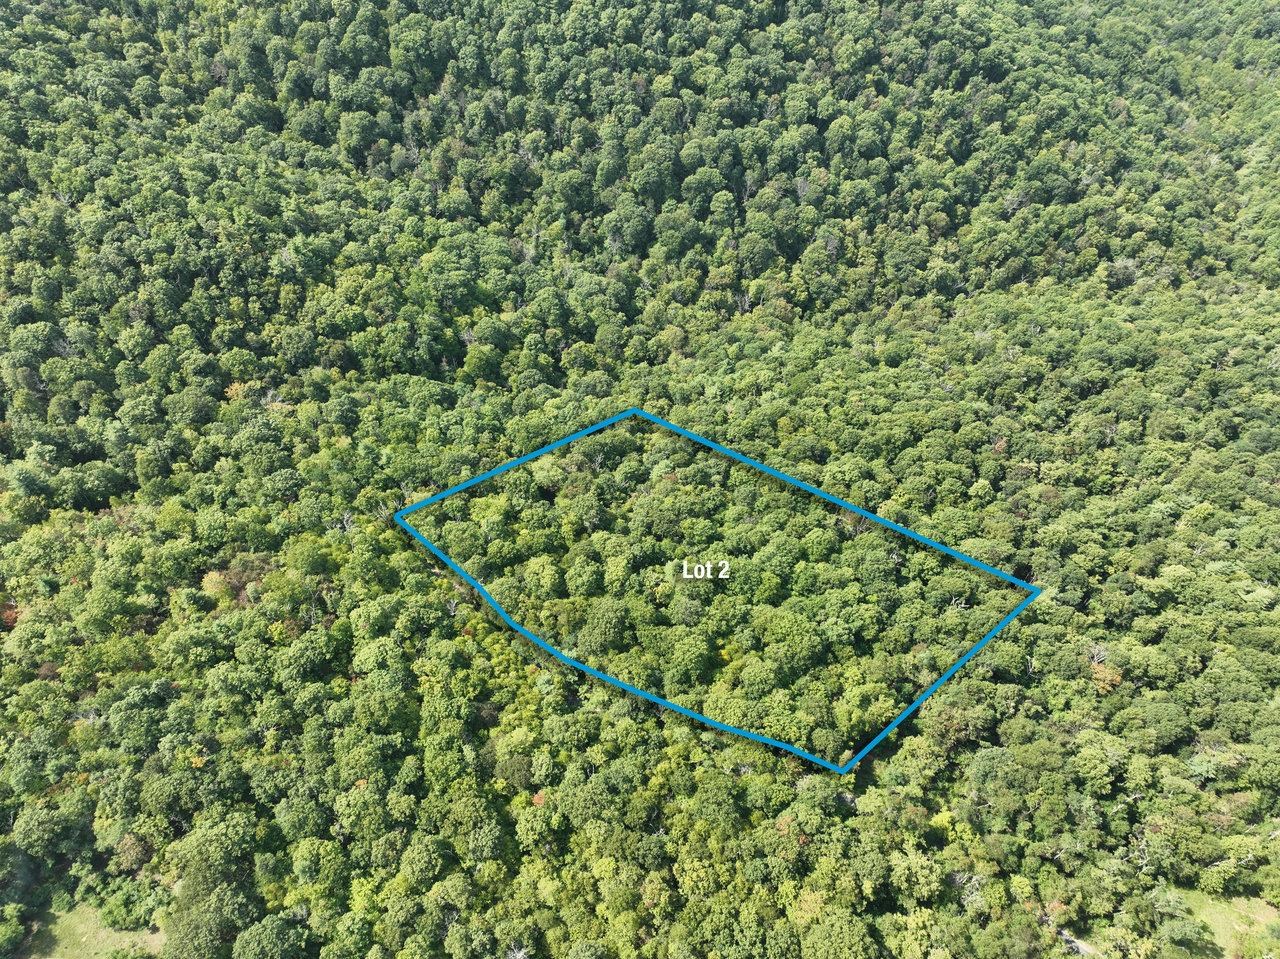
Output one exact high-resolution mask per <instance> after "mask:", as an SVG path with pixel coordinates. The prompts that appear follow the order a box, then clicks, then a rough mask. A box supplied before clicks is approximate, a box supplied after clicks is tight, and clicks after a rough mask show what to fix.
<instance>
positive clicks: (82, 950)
mask: <svg viewBox="0 0 1280 959" xmlns="http://www.w3.org/2000/svg"><path fill="white" fill-rule="evenodd" d="M163 941H164V936H163V935H162V934H161V933H158V932H146V931H142V932H119V931H117V930H115V929H109V928H107V927H106V926H105V925H103V924H102V919H101V918H100V917H99V916H98V910H96V909H94V908H93V907H92V906H88V905H85V904H83V903H81V904H80V905H78V906H76V907H75V908H74V909H72V910H70V911H69V912H60V913H52V912H51V913H46V914H45V915H43V916H42V917H41V918H40V927H39V928H38V929H37V930H36V931H35V933H34V934H33V935H32V936H31V938H30V939H28V940H27V943H26V945H25V946H24V947H23V950H22V952H21V953H20V956H21V959H106V957H107V956H109V955H110V954H111V952H112V950H113V949H144V950H146V951H147V952H149V953H151V954H152V955H155V954H157V953H159V952H160V945H161V943H163Z"/></svg>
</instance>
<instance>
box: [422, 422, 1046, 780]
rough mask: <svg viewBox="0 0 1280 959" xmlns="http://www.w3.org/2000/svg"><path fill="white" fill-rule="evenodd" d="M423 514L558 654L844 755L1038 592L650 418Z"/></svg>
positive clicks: (724, 717)
mask: <svg viewBox="0 0 1280 959" xmlns="http://www.w3.org/2000/svg"><path fill="white" fill-rule="evenodd" d="M409 521H410V523H411V524H412V526H413V529H414V530H417V531H419V532H421V533H423V534H425V535H426V537H427V538H428V542H429V543H431V545H432V546H433V547H435V548H439V549H443V550H444V552H445V555H447V556H448V557H449V558H450V559H451V560H452V561H454V562H455V563H458V564H460V566H461V567H462V569H464V570H466V572H467V573H468V575H470V576H471V577H472V578H473V579H474V580H475V581H476V582H479V583H480V584H481V585H482V586H483V588H484V589H485V591H486V592H487V594H488V597H491V598H492V599H493V600H494V602H496V603H497V604H498V605H499V606H500V607H501V608H502V609H503V610H504V611H505V612H507V613H508V614H509V615H511V616H512V617H514V619H515V621H516V622H517V623H519V624H520V625H521V626H523V627H525V628H526V629H529V630H532V631H533V632H534V634H535V635H536V636H538V638H540V639H542V640H543V641H545V642H547V643H549V644H550V645H551V646H553V647H554V648H555V649H556V650H558V651H560V652H563V653H565V654H566V655H568V656H570V657H572V658H573V659H575V660H577V661H578V662H580V663H585V664H586V665H587V666H589V667H591V668H593V669H597V670H601V671H603V672H604V673H605V674H607V675H608V676H610V677H613V678H616V679H619V680H621V681H622V682H624V683H627V684H629V685H631V686H633V687H635V688H637V689H640V690H643V691H645V692H647V693H651V694H653V695H655V696H660V697H662V698H664V699H666V700H668V701H670V702H673V703H676V704H678V705H679V706H682V707H685V708H687V709H692V710H694V711H695V712H697V713H700V714H701V715H703V716H705V717H707V718H709V719H711V720H714V721H716V722H720V723H727V724H728V725H730V726H733V727H736V728H738V729H744V730H749V731H750V732H753V733H757V734H759V735H763V736H767V737H768V738H770V739H772V740H775V741H777V742H782V743H786V744H787V745H790V746H796V747H799V748H800V749H802V750H804V751H806V752H808V753H809V754H811V755H816V756H818V757H819V758H821V759H823V760H826V761H827V762H829V763H834V764H836V765H838V766H844V765H845V764H846V763H849V762H850V761H851V760H853V759H854V757H855V755H856V754H857V753H858V751H859V747H862V746H864V745H866V744H867V743H869V742H870V741H871V739H872V738H873V737H874V736H875V735H876V734H877V733H879V732H880V731H881V730H882V729H884V728H885V727H887V726H888V725H889V724H890V723H891V722H892V721H893V720H894V718H895V717H897V716H898V715H899V713H901V712H902V711H903V710H904V709H905V708H906V707H907V706H908V705H909V704H911V703H913V702H914V701H915V699H916V698H917V697H918V696H920V695H921V694H922V693H923V692H924V691H925V690H926V689H927V688H928V687H929V686H930V685H931V684H932V682H933V681H934V680H935V679H937V678H938V677H940V676H942V675H943V673H944V672H945V671H946V670H947V668H948V667H950V666H951V665H952V664H953V663H955V662H956V661H957V660H959V659H960V658H961V657H962V656H963V655H964V654H965V653H967V652H968V651H969V650H970V649H972V648H973V647H974V646H976V645H977V644H978V643H980V642H982V641H983V640H984V637H985V636H986V635H987V633H988V631H990V630H993V629H995V628H996V626H997V624H998V623H1000V622H1001V620H1002V619H1003V618H1004V617H1005V616H1006V615H1007V614H1009V613H1010V611H1011V610H1013V609H1014V608H1015V606H1016V605H1017V604H1018V603H1021V602H1022V601H1023V600H1024V599H1026V598H1028V596H1029V594H1028V592H1027V591H1025V590H1023V589H1020V588H1014V587H1013V586H1012V585H1011V584H1008V583H1005V582H1002V581H1001V580H1000V579H998V578H996V577H995V576H994V575H992V574H990V573H988V572H985V571H983V570H981V569H978V568H976V567H974V566H972V565H968V564H966V563H965V562H963V561H961V560H960V559H958V558H954V557H950V556H948V555H947V554H945V553H943V552H942V551H941V550H938V549H935V548H933V547H931V546H928V545H923V544H921V543H918V542H915V541H913V540H912V539H910V538H908V537H907V536H905V535H903V534H901V533H897V532H894V531H892V530H890V529H888V528H886V527H884V526H882V525H878V524H876V523H875V522H873V521H871V520H870V519H868V518H865V517H860V516H859V515H857V514H856V513H855V512H853V511H851V510H848V509H842V508H839V507H836V506H833V505H832V504H831V503H829V502H827V501H825V500H822V499H820V498H818V497H816V496H814V495H813V494H812V493H810V492H808V491H805V490H802V489H799V488H797V487H796V486H794V485H791V484H789V483H786V482H783V481H782V480H780V479H777V478H775V477H771V476H769V475H768V474H767V473H764V472H762V471H761V470H759V469H757V468H756V467H755V466H751V465H747V464H743V463H741V462H737V461H735V460H733V459H731V458H730V457H729V456H727V455H725V454H722V453H720V452H717V451H712V450H709V449H707V448H705V447H703V446H701V445H699V444H697V443H695V442H694V441H693V440H690V439H688V438H686V437H683V436H679V435H677V434H675V433H673V432H670V431H668V430H667V429H666V428H665V427H656V426H654V425H652V424H650V423H646V422H644V421H643V420H630V421H624V422H623V423H621V424H614V425H613V426H611V427H607V428H606V429H605V430H604V431H603V432H600V433H597V434H595V435H592V436H588V437H584V438H580V439H576V440H574V441H572V442H571V443H569V444H567V445H566V446H563V447H560V448H558V449H555V450H552V451H550V452H547V453H543V454H542V455H540V456H538V457H537V458H536V459H534V460H533V461H532V462H529V463H525V464H523V465H520V466H517V467H515V468H514V469H510V470H508V471H506V472H503V473H501V474H499V475H498V476H496V477H493V478H490V479H487V480H484V481H482V482H480V483H478V484H476V485H474V486H472V487H470V488H469V489H465V490H461V491H459V492H457V493H453V494H451V495H449V496H447V497H446V498H445V499H444V500H442V501H440V502H439V503H436V504H428V505H426V506H424V507H422V508H421V509H420V510H418V511H415V512H414V513H412V514H410V515H409ZM699 574H701V575H699ZM677 728H678V727H677ZM698 731H699V730H698V729H697V728H696V726H694V727H692V728H691V729H690V733H691V734H696V733H697V732H698ZM566 758H567V757H566Z"/></svg>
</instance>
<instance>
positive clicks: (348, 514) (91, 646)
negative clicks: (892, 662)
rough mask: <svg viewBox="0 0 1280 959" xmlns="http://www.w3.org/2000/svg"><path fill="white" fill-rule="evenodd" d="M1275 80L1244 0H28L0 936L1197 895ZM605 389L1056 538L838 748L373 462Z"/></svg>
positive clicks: (4, 444) (762, 948)
mask: <svg viewBox="0 0 1280 959" xmlns="http://www.w3.org/2000/svg"><path fill="white" fill-rule="evenodd" d="M1278 88H1280V15H1277V13H1276V11H1275V9H1274V6H1273V5H1271V4H1268V3H1267V2H1265V0H1207V2H1206V3H1202V4H1180V3H1175V2H1173V0H1110V2H1106V0H1103V2H1093V3H1084V2H1058V0H1028V2H1027V3H1023V4H1018V3H1015V2H1013V0H975V2H964V3H960V4H944V3H938V2H932V0H929V2H924V3H915V2H906V3H895V4H884V3H879V2H877V3H860V2H855V0H831V2H829V3H819V2H816V0H812V2H811V0H794V2H791V3H787V4H782V3H759V2H749V0H748V2H744V3H738V4H733V5H716V4H712V3H709V2H698V0H688V2H679V3H677V2H665V0H633V2H630V3H623V2H621V0H559V2H554V3H534V2H529V0H468V2H461V0H456V2H455V0H442V2H436V3H426V2H425V0H416V2H415V0H386V2H384V0H328V2H321V0H280V2H276V3H271V2H259V0H244V2H241V3H237V4H232V3H228V2H225V0H173V2H170V0H136V2H126V0H119V2H106V0H103V2H99V3H84V2H78V0H47V2H44V3H28V2H24V0H11V2H9V3H6V4H3V5H0V379H2V382H3V389H2V390H0V463H2V464H3V471H2V473H0V898H2V899H3V903H4V904H3V906H0V955H9V956H12V955H21V954H22V953H23V951H25V947H24V946H23V945H22V943H23V940H24V938H25V937H26V934H27V930H28V929H29V928H30V926H31V925H32V924H33V923H35V922H37V921H40V917H41V916H42V915H43V914H44V910H46V909H47V908H49V907H53V908H54V909H55V910H56V911H65V910H66V909H67V908H68V907H69V906H70V905H71V904H72V903H73V902H75V901H82V902H85V903H89V904H92V905H94V906H96V907H99V908H100V914H101V916H102V918H103V921H105V922H106V923H107V924H109V925H112V926H115V927H119V928H139V927H146V926H149V925H153V924H154V925H158V926H159V928H160V929H161V930H162V932H163V937H164V945H163V955H164V956H165V957H166V959H302V957H307V959H427V957H432V959H434V957H449V959H464V957H466V959H470V957H475V959H482V957H484V959H488V957H495V956H500V957H504V959H518V957H525V959H532V957H555V959H560V957H564V959H631V957H637V959H639V957H644V959H704V957H706V959H757V957H768V959H845V957H855V959H869V957H878V956H901V957H906V959H926V957H928V959H949V957H950V959H964V957H971V956H973V957H980V959H996V957H1024V956H1025V957H1033V956H1054V955H1057V956H1062V955H1066V954H1068V953H1069V952H1070V951H1071V950H1072V949H1079V950H1084V951H1089V950H1093V951H1095V952H1097V953H1100V954H1103V955H1107V956H1114V957H1121V956H1123V957H1183V956H1203V955H1219V954H1221V952H1222V948H1221V944H1215V943H1214V942H1213V940H1212V939H1211V930H1210V928H1209V927H1208V926H1207V925H1206V924H1205V923H1204V922H1203V921H1202V918H1201V914H1200V913H1197V911H1196V910H1197V908H1200V906H1201V905H1202V904H1203V903H1204V902H1206V901H1209V900H1214V901H1217V900H1222V899H1225V898H1226V897H1233V896H1236V897H1247V898H1249V899H1250V900H1251V901H1260V900H1266V901H1268V902H1270V903H1271V904H1273V905H1280V852H1278V851H1277V849H1278V846H1280V843H1278V837H1280V696H1278V694H1277V689H1278V687H1280V606H1278V603H1280V593H1278V592H1277V590H1280V583H1278V580H1280V550H1278V549H1277V544H1280V450H1278V445H1280V323H1278V322H1277V321H1278V319H1280V295H1278V294H1277V286H1280V190H1277V183H1280V100H1278V99H1277V95H1278V94H1280V89H1278ZM630 406H641V407H644V408H646V409H648V410H650V411H651V412H653V413H655V414H657V415H660V416H664V417H667V418H669V419H671V420H673V421H676V422H678V423H680V424H681V425H682V426H684V427H687V428H689V429H691V430H694V431H696V432H698V433H700V434H702V435H706V436H711V437H714V438H715V439H716V440H718V441H720V442H723V443H725V444H727V445H731V446H733V447H734V448H735V449H739V450H741V451H742V452H743V453H745V454H747V455H749V456H752V457H754V458H756V459H758V460H761V461H762V462H765V463H768V464H769V465H771V466H774V467H776V468H778V469H782V470H785V471H786V472H788V473H791V474H793V475H795V476H798V477H800V478H801V479H803V480H805V481H807V482H810V483H813V484H815V485H817V486H820V487H822V488H823V489H826V490H829V491H830V492H831V493H833V494H835V495H837V496H840V497H843V498H845V499H847V500H849V501H851V502H854V503H858V504H861V505H863V506H865V507H867V508H869V509H873V510H875V511H877V512H878V513H879V514H881V515H883V516H885V517H887V518H890V519H892V520H894V521H897V522H901V523H903V524H906V525H909V526H911V527H912V528H914V529H917V530H919V531H920V532H922V533H925V534H926V535H929V536H932V537H934V538H937V539H939V540H941V541H943V542H950V543H956V544H961V543H963V544H964V546H965V549H966V550H967V551H968V552H970V553H972V554H973V555H975V556H977V557H978V558H980V559H982V560H983V561H985V562H988V563H991V564H993V565H997V566H1000V567H1001V568H1003V569H1007V570H1009V571H1010V572H1012V573H1014V574H1015V575H1017V576H1018V577H1020V578H1022V579H1025V580H1028V581H1031V582H1034V583H1036V584H1037V585H1038V586H1040V587H1042V588H1043V589H1044V590H1045V593H1044V595H1043V596H1042V597H1040V599H1039V600H1037V602H1036V603H1035V604H1034V605H1033V606H1032V607H1031V608H1030V609H1029V610H1027V612H1026V613H1024V614H1023V617H1022V618H1020V619H1019V620H1018V622H1017V623H1015V624H1014V625H1013V626H1012V627H1010V629H1009V630H1007V632H1006V633H1002V634H1001V636H1000V637H999V638H997V640H996V641H994V642H993V643H992V644H991V645H990V646H989V647H987V649H986V650H984V651H983V653H982V655H981V656H980V657H979V658H978V659H976V660H975V661H974V662H972V663H971V664H970V665H969V667H967V668H966V669H965V670H964V671H963V672H962V673H961V674H960V675H959V676H958V677H957V678H956V679H955V680H954V681H953V682H951V683H950V684H949V685H947V686H946V687H944V689H943V690H942V692H940V693H939V694H938V695H937V696H936V697H934V699H933V700H931V701H930V703H929V704H928V705H926V707H925V708H923V709H922V710H921V712H920V713H919V714H918V715H917V717H916V718H915V719H914V720H913V721H911V722H910V723H908V724H907V725H905V726H904V727H903V728H902V729H901V730H900V731H899V733H898V734H897V735H896V737H895V738H894V739H893V740H892V741H891V742H888V743H886V744H884V746H883V747H882V748H881V749H880V750H879V751H877V752H876V753H873V754H872V756H871V757H870V758H869V759H868V760H866V761H865V762H864V763H863V764H861V765H860V766H859V767H858V769H857V770H856V772H855V773H854V774H852V775H849V776H845V777H840V776H836V775H833V774H827V773H821V772H818V771H815V769H814V767H813V766H811V765H809V764H806V763H805V762H804V761H802V760H800V759H797V758H795V757H789V756H787V755H785V754H782V753H780V752H777V751H774V750H770V749H768V748H767V747H764V746H760V745H757V744H753V743H749V742H746V741H743V740H739V739H737V738H736V737H729V736H724V735H720V734H716V733H713V732H710V731H706V730H703V729H701V728H700V727H697V726H695V725H693V724H691V723H690V722H688V721H687V720H685V719H682V718H680V717H677V716H673V715H670V714H668V713H664V712H661V711H659V710H656V709H654V708H653V707H652V706H649V705H646V704H645V703H643V702H642V701H640V700H637V699H635V698H633V697H629V696H627V695H625V694H623V693H621V692H619V691H617V690H614V689H612V688H609V687H607V686H604V685H602V684H600V683H598V682H595V681H593V680H591V679H589V678H586V677H584V676H581V675H579V674H577V673H575V672H573V671H571V670H568V669H565V668H562V667H560V666H557V665H556V664H555V663H554V662H553V661H551V660H550V659H549V658H548V657H546V656H543V655H542V654H540V653H539V652H538V651H537V650H535V649H534V648H533V647H531V646H530V645H529V644H527V643H522V642H519V641H517V639H518V638H517V637H515V636H513V634H512V633H511V632H510V631H509V630H507V629H506V628H505V627H504V626H503V625H502V624H501V623H500V622H499V621H498V620H497V619H496V618H495V617H494V616H493V615H492V613H491V612H490V611H489V610H488V608H487V606H486V605H485V604H484V603H483V602H482V601H481V600H480V599H478V598H477V597H476V596H474V595H471V594H469V593H468V592H467V591H466V590H465V589H464V588H462V586H461V584H460V583H459V582H458V581H457V580H456V578H454V577H452V576H450V575H448V573H447V571H446V570H444V569H443V568H442V567H440V566H439V565H438V564H436V563H435V562H434V561H433V560H432V558H431V557H430V556H428V555H427V554H426V553H425V552H424V551H423V550H421V549H419V548H418V547H417V546H415V545H414V544H413V543H412V542H411V541H410V540H409V539H408V538H407V537H406V536H405V535H404V533H403V531H401V530H400V529H398V528H397V527H396V526H395V525H394V524H393V523H392V520H391V517H392V514H393V512H394V511H395V510H397V509H399V508H400V507H402V506H404V505H406V504H407V503H409V502H412V501H414V500H416V499H418V498H420V497H421V496H423V495H426V494H427V493H429V492H433V491H436V490H439V489H441V488H444V487H446V486H448V485H450V484H452V483H455V482H458V481H459V480H461V479H464V478H466V477H467V476H470V475H473V474H475V473H478V472H480V471H482V470H484V469H487V468H490V467H493V466H496V465H498V464H499V463H502V462H504V461H506V460H507V459H509V458H511V457H512V456H515V455H519V454H522V453H525V452H527V451H529V450H532V449H534V448H536V447H538V446H540V445H542V444H544V443H547V442H549V441H552V440H555V439H557V438H559V437H561V436H564V435H566V434H567V433H570V432H572V431H573V430H576V429H578V428H581V427H583V426H586V425H588V424H590V423H593V422H595V421H597V420H599V419H602V418H603V417H605V416H608V415H610V414H613V413H615V412H617V411H619V410H621V409H624V408H626V407H630ZM1073 943H1074V944H1075V945H1073ZM1229 948H1230V949H1231V950H1233V951H1234V952H1235V953H1236V954H1238V955H1242V956H1247V957H1249V959H1261V957H1264V956H1272V955H1275V954H1276V953H1277V951H1280V933H1277V932H1275V931H1272V932H1270V933H1268V932H1267V931H1265V930H1261V929H1257V930H1254V931H1253V932H1250V933H1248V934H1247V935H1243V936H1241V937H1239V942H1238V943H1237V944H1236V945H1233V946H1231V947H1229Z"/></svg>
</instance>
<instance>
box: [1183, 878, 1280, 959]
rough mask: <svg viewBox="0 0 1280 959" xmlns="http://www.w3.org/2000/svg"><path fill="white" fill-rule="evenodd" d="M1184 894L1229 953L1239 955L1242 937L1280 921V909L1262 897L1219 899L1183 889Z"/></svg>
mask: <svg viewBox="0 0 1280 959" xmlns="http://www.w3.org/2000/svg"><path fill="white" fill-rule="evenodd" d="M1181 894H1182V898H1183V900H1184V901H1185V902H1186V904H1187V908H1188V909H1189V910H1190V912H1191V916H1192V918H1194V919H1198V920H1200V921H1201V922H1203V923H1204V924H1205V925H1207V926H1208V927H1209V929H1210V931H1211V932H1212V933H1213V941H1214V942H1216V943H1217V944H1218V946H1219V947H1220V948H1221V949H1222V951H1223V953H1224V954H1225V955H1227V956H1232V955H1235V954H1236V952H1237V951H1238V950H1237V949H1236V947H1237V946H1238V945H1239V941H1240V939H1241V937H1243V936H1247V935H1249V934H1251V933H1256V932H1260V931H1261V930H1263V929H1265V928H1266V927H1267V926H1268V925H1270V924H1271V923H1273V922H1280V909H1276V907H1275V906H1272V905H1271V904H1270V903H1267V902H1264V901H1263V900H1261V899H1256V898H1249V897H1245V896H1236V897H1235V898H1233V899H1219V898H1218V897H1217V896H1210V895H1208V894H1206V893H1203V892H1199V891H1198V890H1192V889H1183V890H1181Z"/></svg>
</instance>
